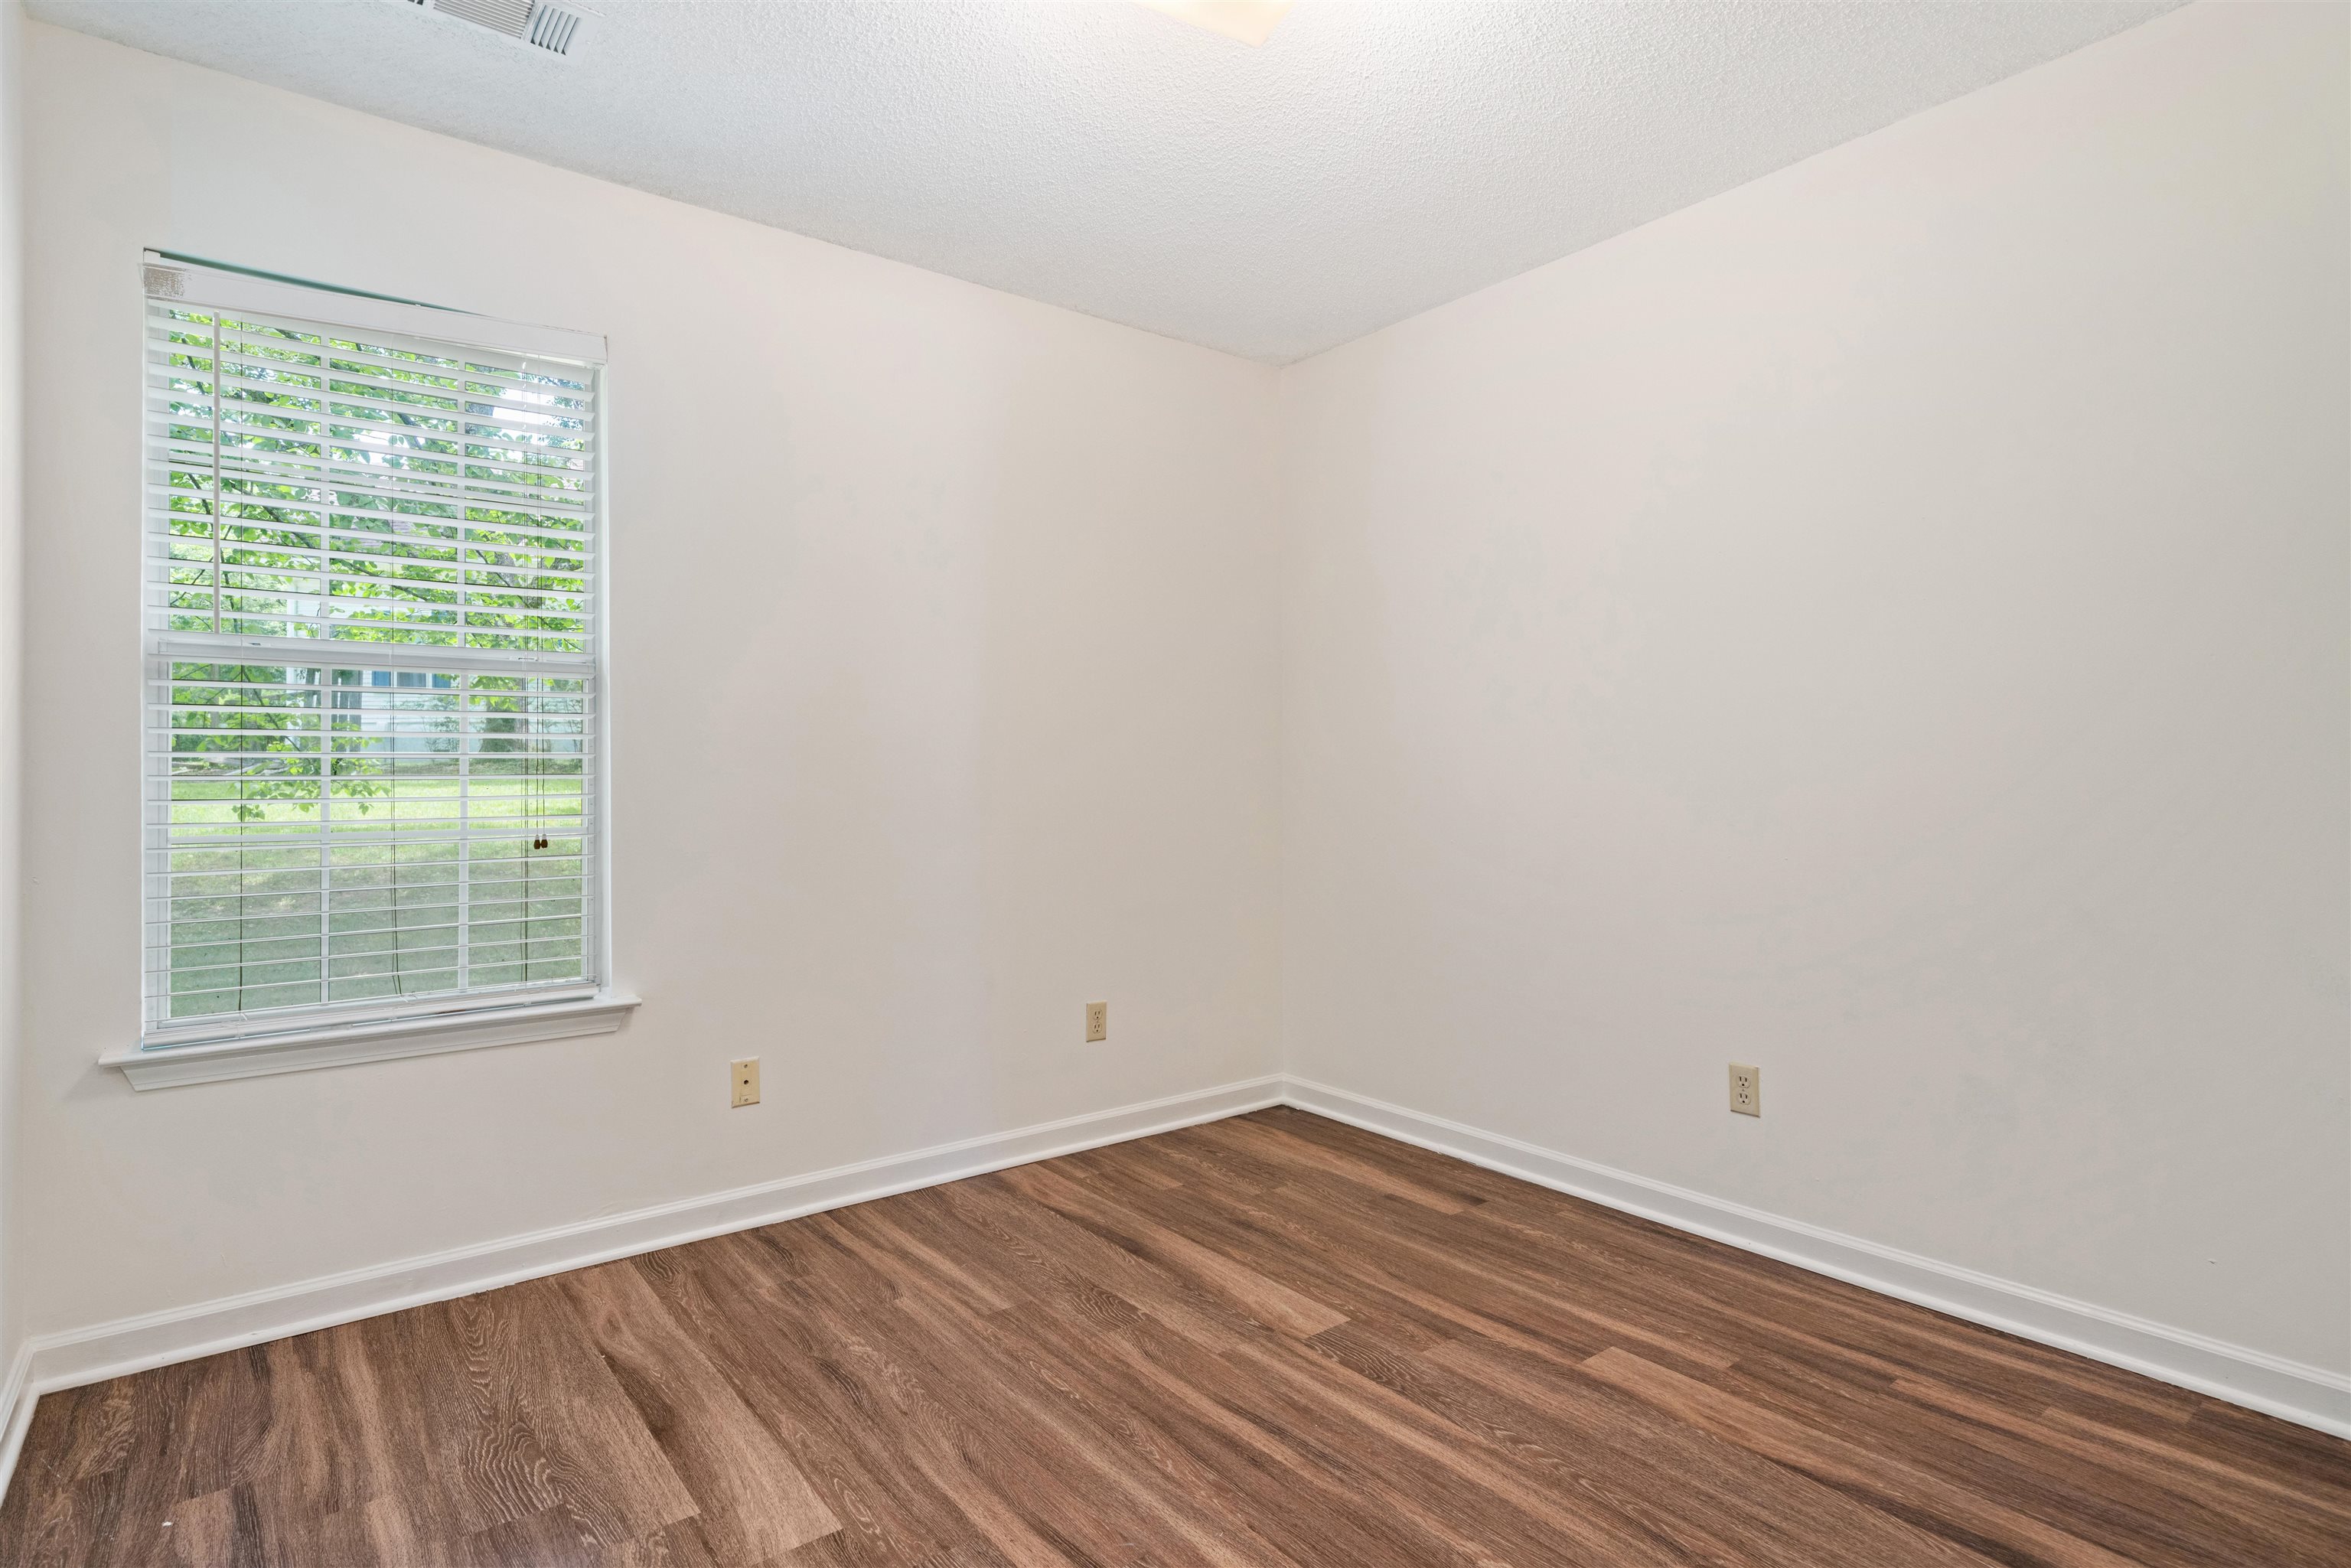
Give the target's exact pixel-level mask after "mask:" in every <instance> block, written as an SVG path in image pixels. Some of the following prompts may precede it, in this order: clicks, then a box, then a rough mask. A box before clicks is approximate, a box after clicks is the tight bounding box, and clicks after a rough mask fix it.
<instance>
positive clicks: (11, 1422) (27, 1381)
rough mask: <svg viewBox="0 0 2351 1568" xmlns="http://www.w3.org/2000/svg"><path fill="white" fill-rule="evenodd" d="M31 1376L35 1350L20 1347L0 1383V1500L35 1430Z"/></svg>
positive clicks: (9, 1362) (6, 1490) (6, 1491)
mask: <svg viewBox="0 0 2351 1568" xmlns="http://www.w3.org/2000/svg"><path fill="white" fill-rule="evenodd" d="M32 1373H33V1347H32V1346H31V1345H29V1344H21V1345H18V1346H17V1347H16V1354H15V1355H13V1356H11V1357H10V1358H9V1360H8V1373H7V1376H6V1377H5V1379H0V1498H5V1497H6V1496H7V1495H8V1478H9V1477H10V1476H12V1475H15V1474H16V1456H17V1455H18V1454H20V1453H22V1452H23V1451H24V1448H25V1434H26V1433H27V1432H29V1431H31V1430H32V1429H33V1401H34V1399H35V1397H36V1396H35V1395H34V1393H33V1391H32V1387H31V1384H32Z"/></svg>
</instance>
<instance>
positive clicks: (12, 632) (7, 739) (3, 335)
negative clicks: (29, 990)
mask: <svg viewBox="0 0 2351 1568" xmlns="http://www.w3.org/2000/svg"><path fill="white" fill-rule="evenodd" d="M25 27H26V22H25V8H24V6H23V5H21V4H20V3H19V0H0V1406H5V1403H6V1401H5V1379H6V1377H7V1375H8V1372H9V1369H10V1368H11V1367H13V1366H14V1365H15V1364H16V1349H17V1346H18V1344H19V1343H21V1342H22V1341H23V1339H24V1337H25V1336H24V1331H23V1314H22V1312H20V1311H19V1310H18V1307H17V1302H16V1291H17V1271H16V1227H15V1225H14V1224H13V1217H14V1212H15V1206H16V1200H17V1196H18V1193H19V1191H20V1186H19V1184H18V1181H17V1179H16V1170H15V1167H14V1161H15V1157H16V1144H17V1139H16V1103H17V1096H16V1074H17V1040H18V1034H17V1027H16V1020H17V1008H18V999H19V993H18V985H17V969H16V951H17V949H16V909H17V852H18V834H17V777H16V761H17V754H16V734H17V706H16V693H17V636H18V633H19V630H20V624H19V623H20V618H21V614H22V607H23V589H22V586H21V580H20V571H19V568H20V559H21V558H20V550H21V547H22V538H23V529H22V526H21V524H22V511H23V508H22V505H21V503H22V500H23V478H24V469H23V456H24V441H23V434H24V424H23V419H22V410H23V406H24V385H23V364H22V360H23V349H24V334H23V317H22V314H21V305H22V298H23V291H22V282H23V279H22V272H23V260H24V252H23V239H24V225H23V204H24V119H23V90H22V89H23V75H22V70H23V52H24V45H25ZM5 1442H6V1437H5V1434H0V1448H5Z"/></svg>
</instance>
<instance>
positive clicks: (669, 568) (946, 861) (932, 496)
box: [14, 26, 1279, 1333]
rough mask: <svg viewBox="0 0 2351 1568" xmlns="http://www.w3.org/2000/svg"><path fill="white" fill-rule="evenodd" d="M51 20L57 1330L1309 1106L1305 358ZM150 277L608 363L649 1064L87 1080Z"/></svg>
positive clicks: (564, 1056)
mask: <svg viewBox="0 0 2351 1568" xmlns="http://www.w3.org/2000/svg"><path fill="white" fill-rule="evenodd" d="M30 37H31V50H30V60H29V65H28V69H27V78H28V87H29V89H30V98H31V104H30V110H31V122H30V149H31V169H32V179H31V183H30V190H29V201H30V218H31V223H30V234H31V236H32V239H31V246H30V253H29V256H28V267H29V295H30V298H32V300H33V301H34V307H33V308H32V310H31V312H30V319H29V323H28V351H29V355H30V366H31V375H32V378H33V380H34V382H35V384H37V387H38V389H39V392H38V395H37V397H36V398H34V399H33V400H31V402H30V403H29V405H28V409H27V413H28V426H27V438H28V446H29V455H30V461H29V464H28V465H27V469H26V479H27V483H28V486H29V498H28V516H29V517H30V518H31V519H32V526H31V528H29V530H28V533H29V560H28V572H29V576H30V579H31V580H32V581H34V582H35V583H37V585H38V586H37V591H34V592H33V593H32V594H31V595H30V597H29V601H28V603H27V606H26V630H27V647H28V650H29V653H28V657H27V674H28V685H27V692H28V698H27V702H26V714H25V725H26V741H27V754H28V756H29V757H31V758H33V759H34V760H33V761H32V763H31V765H30V767H29V768H27V769H26V778H25V803H26V812H27V813H28V817H29V819H30V820H32V821H37V823H39V824H40V828H39V831H38V832H37V834H35V835H34V836H33V841H32V842H31V844H30V845H29V847H28V853H27V855H26V862H25V871H26V878H27V880H26V884H25V886H26V895H27V897H28V898H29V900H30V901H31V902H32V904H34V905H35V906H36V907H37V908H38V910H39V911H40V918H39V920H38V921H37V925H36V926H35V928H34V929H33V930H32V931H31V932H29V933H28V941H27V950H26V962H27V966H28V969H29V973H30V974H31V976H32V977H33V982H32V984H31V985H29V986H28V988H26V994H25V997H24V1009H23V1019H24V1022H25V1027H26V1040H27V1041H28V1047H27V1051H28V1055H27V1060H26V1063H25V1071H24V1072H23V1074H22V1077H23V1085H22V1088H23V1097H24V1104H23V1107H22V1109H23V1112H24V1116H23V1125H22V1128H21V1143H20V1147H19V1149H18V1151H17V1160H16V1168H17V1170H18V1171H19V1172H20V1173H22V1174H23V1177H24V1179H25V1180H26V1182H27V1184H28V1186H29V1187H30V1189H31V1193H30V1200H29V1201H28V1202H27V1203H26V1204H25V1205H23V1206H22V1207H21V1208H20V1211H19V1215H18V1223H17V1226H16V1229H17V1232H18V1234H17V1235H16V1237H15V1238H14V1240H15V1242H16V1254H17V1256H18V1258H19V1260H20V1266H21V1267H22V1268H23V1269H24V1270H26V1273H25V1275H24V1279H23V1281H22V1282H23V1284H24V1292H23V1294H24V1309H25V1314H26V1315H25V1326H26V1328H27V1329H28V1330H29V1331H31V1332H33V1333H54V1332H57V1331H60V1330H67V1329H71V1328H77V1327H80V1326H84V1325H89V1324H92V1323H96V1322H104V1321H108V1320H111V1319H113V1318H116V1317H119V1316H121V1315H124V1314H130V1313H136V1312H149V1311H156V1310H162V1309H169V1308H173V1307H178V1306H183V1305H186V1304H190V1303H193V1302H196V1301H206V1300H210V1299H213V1298H215V1297H220V1296H224V1295H229V1294H234V1293H236V1292H239V1291H249V1290H256V1289H261V1288H265V1287H271V1286H276V1285H278V1284H282V1283H287V1282H291V1281H299V1280H304V1279H308V1278H311V1277H314V1276H318V1275H321V1274H327V1273H331V1272H334V1271H336V1270H344V1269H351V1268H359V1267H363V1266H368V1265H372V1264H378V1263H383V1262H388V1261H392V1260H398V1259H402V1258H407V1257H412V1256H417V1255H421V1254H425V1253H430V1252H435V1251H439V1250H442V1249H449V1248H454V1247H459V1246H465V1245H471V1244H473V1243H476V1242H483V1241H488V1240H492V1239H499V1238H503V1237H507V1236H510V1235H515V1234H518V1233H522V1232H525V1231H528V1230H533V1229H536V1228H543V1227H547V1226H552V1225H559V1224H565V1223H569V1222H573V1221H578V1220H584V1219H590V1218H597V1217H601V1216H607V1215H611V1214H614V1213H618V1212H622V1211H626V1210H630V1209H633V1208H637V1207H643V1206H647V1205H652V1204H656V1203H662V1202H666V1201H670V1200H674V1199H682V1198H686V1197H695V1196H700V1195H704V1194H708V1193H713V1192H718V1191H723V1190H726V1189H730V1188H734V1187H737V1186H747V1185H751V1184H754V1183H758V1182H764V1181H769V1180H774V1179H779V1178H782V1177H786V1176H792V1175H796V1174H799V1173H804V1172H808V1171H812V1170H819V1169H825V1168H830V1167H831V1166H839V1165H842V1164H845V1163H849V1162H852V1161H859V1160H864V1159H870V1158H875V1157H879V1156H883V1155H895V1154H902V1153H905V1152H908V1151H911V1150H914V1149H918V1148H923V1147H926V1146H929V1145H935V1144H939V1143H944V1142H948V1141H952V1140H956V1139H962V1138H967V1137H974V1136H978V1135H982V1134H990V1133H995V1132H1002V1131H1008V1130H1010V1129H1013V1128H1017V1127H1020V1126H1025V1125H1029V1124H1037V1123H1040V1122H1044V1121H1049V1120H1053V1119H1057V1118H1061V1117H1065V1116H1071V1115H1075V1114H1079V1113H1085V1112H1090V1111H1097V1110H1104V1109H1109V1108H1111V1107H1114V1106H1119V1105H1123V1104H1130V1103H1138V1102H1142V1101H1146V1100H1150V1099H1155V1098H1157V1097H1161V1096H1165V1095H1168V1094H1173V1093H1177V1092H1184V1091H1189V1090H1196V1089H1201V1088H1206V1087H1209V1086H1214V1085H1219V1084H1224V1083H1228V1082H1236V1081H1240V1080H1245V1079H1249V1078H1252V1077H1256V1076H1259V1075H1262V1074H1265V1073H1268V1072H1270V1071H1273V1069H1274V1067H1275V1065H1276V1050H1277V1040H1276V1025H1277V1015H1276V1009H1277V999H1278V993H1277V984H1278V982H1277V974H1276V961H1277V953H1278V950H1279V946H1278V910H1277V894H1278V885H1277V881H1276V873H1277V860H1276V854H1277V842H1276V834H1275V818H1274V813H1275V810H1276V802H1277V793H1278V756H1277V737H1276V717H1277V714H1276V708H1275V696H1276V692H1277V687H1278V666H1279V661H1278V656H1277V641H1276V640H1277V636H1278V623H1277V619H1276V601H1275V593H1276V591H1277V586H1278V574H1277V572H1276V570H1275V569H1274V564H1273V563H1274V559H1275V554H1276V551H1277V549H1278V529H1277V526H1276V521H1275V518H1274V516H1273V512H1272V506H1273V497H1274V495H1275V493H1276V486H1275V484H1274V479H1273V466H1272V465H1273V453H1272V448H1271V427H1272V399H1273V395H1274V382H1275V372H1274V371H1271V370H1270V369H1268V368H1266V367H1263V366H1259V365H1251V364H1248V363H1245V362H1243V361H1238V360H1234V359H1230V358H1228V357H1226V356H1223V355H1220V354H1216V353H1212V352H1209V351H1207V350H1201V349H1196V348H1192V347H1188V346H1186V345H1182V344H1177V343H1175V342H1171V341H1169V340H1165V339H1162V338H1156V337H1153V336H1151V335H1149V334H1146V333H1144V332H1139V331H1135V330H1133V329H1127V328H1122V327H1114V326H1111V325H1108V324H1106V323H1103V322H1100V321H1096V320H1092V319H1088V318H1085V317H1081V316H1078V315H1074V314H1071V313H1070V312H1068V311H1063V310H1057V309H1053V308H1049V307H1046V306H1042V305H1037V304H1034V303H1031V302H1029V301H1027V300H1022V299H1017V298H1012V297H1010V296H1008V295H1004V294H999V293H995V292H992V291H990V290H987V289H984V288H980V287H974V286H971V285H968V284H964V283H959V282H955V281H952V280H950V279H947V278H944V277H937V276H935V275H932V274H928V273H925V272H921V271H918V270H916V269H915V268H913V267H904V266H901V265H898V264H896V263H891V262H884V261H881V260H877V259H875V258H873V257H871V256H862V255H858V254H856V253H853V252H850V251H845V250H841V249H839V248H836V247H833V246H826V245H821V244H819V243H817V242H814V241H811V240H807V239H802V238H799V237H797V236H795V235H788V234H783V233H779V232H777V231H775V230H772V229H768V228H763V227H759V226H757V225H751V224H748V223H745V222H741V221H739V220H737V219H733V218H726V217H721V216H718V215H716V214H710V213H707V212H703V211H699V210H697V209H695V208H692V207H687V206H684V205H680V204H676V203H673V202H667V201H664V200H660V199H657V198H654V197H651V196H647V195H643V194H642V193H636V192H632V191H628V190H624V189H622V188H620V187H617V186H613V185H610V184H604V183H599V182H597V181H594V180H590V179H587V178H585V177H582V176H579V175H574V174H569V173H564V172H558V171H555V170H552V169H549V168H546V167H544V166H541V165H538V164H534V163H530V162H525V161H523V160H521V159H518V158H515V157H511V156H508V155H506V154H502V153H497V152H489V151H486V150H484V149H481V148H478V147H474V146H470V145H466V144H465V143H461V142H457V141H450V140H447V139H444V138H441V137H436V136H433V135H430V134H426V133H424V132H422V131H414V130H410V129H406V128H403V127H401V126H398V125H394V124H391V123H389V122H386V121H383V120H374V119H371V118H369V117H367V116H365V115H361V114H357V113H353V112H350V111H349V110H341V109H337V108H332V107H329V106H327V105H324V104H321V103H318V102H315V101H312V100H308V99H300V98H297V97H294V96H291V95H289V94H287V93H283V92H279V91H277V90H275V89H269V88H265V87H261V86H257V85H256V84H254V83H251V82H247V81H243V80H239V79H236V78H231V77H227V76H223V75H219V74H216V73H214V72H210V71H205V70H200V69H196V68H191V67H188V66H184V65H180V64H175V63H172V62H168V61H165V60H162V59H160V58H157V57H153V56H150V55H145V54H141V53H137V52H135V51H132V50H130V49H125V48H121V47H116V46H113V45H110V44H104V43H100V42H98V41H95V40H93V39H89V38H87V37H81V36H78V35H76V34H72V33H68V32H63V31H58V30H56V29H53V28H49V27H46V26H33V27H32V28H31V29H30ZM148 246H152V247H156V248H160V249H165V250H170V251H172V252H176V253H181V254H184V255H189V256H201V257H204V258H208V259H214V260H219V261H223V262H228V263H233V264H237V265H242V266H246V267H259V268H263V269H266V270H269V271H273V272H278V273H283V274H287V275H290V276H294V277H306V278H311V279H316V280H319V281H322V282H327V283H332V284H335V285H338V286H341V287H355V288H364V289H369V290H373V291H376V292H379V293H383V294H389V295H393V296H397V297H400V298H411V299H422V300H427V301H430V302H433V303H434V304H441V305H448V306H453V307H456V308H463V309H467V310H473V311H477V312H481V313H484V314H487V315H492V316H496V317H502V318H506V319H517V320H524V321H537V322H547V323H550V324H554V325H558V326H563V327H570V328H577V329H584V330H588V331H593V332H601V333H603V334H605V335H606V336H607V337H608V338H609V339H610V341H611V376H610V401H609V407H610V411H611V420H610V428H611V438H610V446H609V449H608V459H609V464H610V468H611V518H610V530H611V683H610V687H609V691H610V702H609V710H608V711H609V714H610V719H611V727H612V736H613V748H614V758H613V767H612V772H611V844H612V886H613V893H614V949H615V955H616V974H615V980H616V981H617V983H618V984H619V985H620V986H621V987H622V988H627V989H631V990H633V991H635V992H637V993H639V994H640V995H642V996H643V998H644V1005H643V1008H642V1009H640V1010H639V1012H638V1014H637V1017H636V1019H635V1020H634V1022H633V1023H632V1025H631V1026H630V1028H629V1029H627V1030H625V1031H624V1032H622V1033H621V1034H618V1035H609V1036H604V1037H601V1038H596V1039H589V1040H571V1041H559V1042H553V1043H547V1044H538V1045H522V1046H511V1047H505V1048H500V1049H496V1050H488V1051H471V1052H466V1053H463V1054H455V1055H447V1056H439V1057H432V1058H425V1059H418V1060H411V1061H397V1062H391V1063H383V1064H377V1065H371V1066H365V1067H349V1068H340V1069H336V1070H332V1071H315V1072H305V1073H296V1074H289V1075H286V1076H280V1077H274V1078H263V1079H254V1080H246V1081H239V1082H227V1083H215V1084H207V1085H201V1086H196V1087H190V1088H182V1089H172V1090H165V1091H156V1092H145V1093H134V1092H132V1091H131V1089H130V1088H129V1087H128V1086H127V1085H126V1084H125V1083H124V1082H123V1080H122V1079H121V1077H120V1074H118V1073H115V1072H113V1071H106V1070H101V1069H99V1067H98V1066H97V1065H96V1059H97V1056H98V1054H99V1052H100V1051H105V1050H110V1049H115V1048H118V1047H120V1046H121V1045H123V1044H125V1043H126V1042H129V1041H130V1040H133V1039H134V1038H135V1037H136V1035H137V1033H138V1030H139V1024H140V1004H139V983H140V963H141V956H140V940H141V938H140V922H141V910H140V904H139V898H140V843H139V816H140V807H139V793H138V780H139V773H140V764H139V704H140V666H139V651H138V649H139V643H138V628H139V616H140V584H139V578H140V565H139V561H140V544H139V530H140V522H139V505H140V501H139V482H140V481H139V475H140V466H139V441H140V434H139V417H140V414H139V410H140V392H139V370H138V366H139V361H140V351H141V350H140V330H141V329H140V321H141V294H140V280H139V258H140V253H141V248H142V247H148ZM1098 998H1108V999H1109V1000H1110V1001H1111V1003H1112V1004H1113V1010H1112V1019H1113V1030H1112V1041H1111V1043H1110V1044H1109V1045H1108V1046H1107V1047H1105V1046H1092V1047H1089V1046H1087V1045H1085V1044H1084V1042H1083V1038H1082V1037H1083V1012H1082V1009H1083V1006H1084V1004H1085V1003H1086V1002H1087V1001H1090V1000H1094V999H1098ZM743 1055H758V1056H759V1057H760V1058H761V1061H762V1067H763V1078H764V1090H765V1102H764V1103H762V1104H761V1105H759V1106H758V1107H757V1108H754V1109H747V1110H743V1111H730V1110H728V1109H727V1071H726V1064H727V1061H728V1060H729V1059H730V1058H732V1057H736V1056H743Z"/></svg>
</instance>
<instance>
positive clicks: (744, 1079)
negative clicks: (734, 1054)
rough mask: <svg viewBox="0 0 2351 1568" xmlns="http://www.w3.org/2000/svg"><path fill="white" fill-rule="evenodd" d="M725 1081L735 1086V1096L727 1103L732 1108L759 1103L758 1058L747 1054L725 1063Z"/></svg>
mask: <svg viewBox="0 0 2351 1568" xmlns="http://www.w3.org/2000/svg"><path fill="white" fill-rule="evenodd" d="M726 1076H727V1082H730V1083H732V1084H733V1085H734V1086H735V1098H734V1099H733V1101H731V1102H730V1105H731V1107H732V1108H734V1109H737V1110H739V1109H741V1108H742V1107H743V1106H746V1105H757V1104H758V1103H759V1059H758V1057H756V1056H747V1057H745V1058H744V1059H743V1060H742V1061H733V1062H729V1063H727V1066H726Z"/></svg>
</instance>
